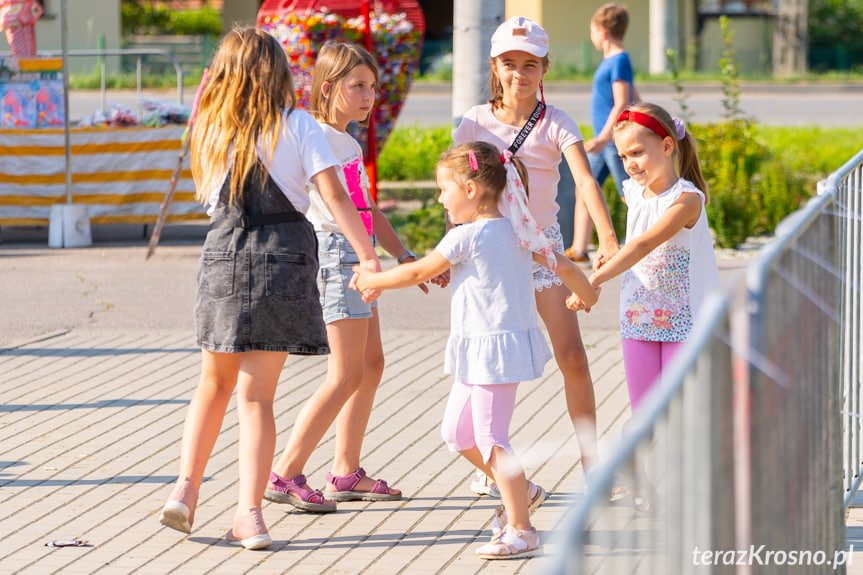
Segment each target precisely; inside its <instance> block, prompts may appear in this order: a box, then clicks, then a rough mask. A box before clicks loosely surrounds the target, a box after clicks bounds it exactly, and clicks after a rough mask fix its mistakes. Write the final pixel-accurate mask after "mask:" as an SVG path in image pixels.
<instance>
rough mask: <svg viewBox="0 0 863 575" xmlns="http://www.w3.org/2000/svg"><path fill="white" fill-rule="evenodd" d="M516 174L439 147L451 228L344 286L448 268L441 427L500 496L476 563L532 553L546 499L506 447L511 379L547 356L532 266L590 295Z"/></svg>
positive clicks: (386, 283)
mask: <svg viewBox="0 0 863 575" xmlns="http://www.w3.org/2000/svg"><path fill="white" fill-rule="evenodd" d="M519 172H520V173H521V175H522V177H519ZM523 174H525V172H524V167H523V166H522V165H521V163H520V162H519V160H518V159H516V158H511V157H510V156H509V155H503V156H502V155H501V154H500V153H499V152H498V150H497V148H495V147H494V146H493V145H491V144H488V143H485V142H470V143H467V144H463V145H461V146H458V147H455V148H453V149H451V150H449V151H447V152H446V153H444V155H443V156H442V157H441V159H440V161H439V162H438V165H437V169H436V173H435V175H436V179H437V185H438V187H439V188H440V197H439V198H438V201H439V202H440V203H441V204H443V206H444V207H445V208H446V210H447V212H448V214H449V218H450V220H451V221H452V222H453V223H454V224H456V227H454V228H453V229H452V230H450V231H449V232H448V233H447V234H446V236H445V237H444V238H443V240H441V242H440V243H439V244H438V245H437V247H436V248H435V249H434V250H433V251H432V252H431V253H430V254H428V255H427V256H425V257H424V258H422V259H421V260H418V261H416V262H413V263H408V264H405V265H402V266H399V267H397V268H393V269H390V270H388V271H385V272H382V273H373V272H369V271H368V270H366V269H360V268H358V267H357V268H354V271H355V272H356V274H355V275H354V278H353V282H352V283H353V286H352V287H354V288H355V289H359V290H360V291H365V290H383V289H391V288H401V287H408V286H413V285H417V284H419V283H422V282H425V281H428V280H430V279H431V278H433V277H436V276H438V275H439V274H441V273H443V272H444V271H446V270H448V269H450V267H452V286H451V303H452V305H451V326H450V330H451V331H450V337H449V341H448V342H447V348H446V358H445V361H444V370H445V371H446V372H447V373H452V374H453V375H454V376H455V382H454V384H453V388H452V391H451V392H450V397H449V401H448V403H447V407H446V412H445V414H444V418H443V423H442V425H441V430H442V434H443V437H444V440H445V441H446V443H447V445H448V446H449V448H450V449H451V450H452V451H458V452H459V453H461V454H462V455H463V456H464V457H465V458H466V459H467V460H468V461H470V462H471V463H472V464H473V465H475V466H476V467H478V468H479V469H481V470H483V471H484V472H486V473H487V474H488V475H489V476H490V477H492V478H493V479H494V481H495V482H496V483H497V486H498V488H499V490H500V493H501V499H502V500H503V505H502V507H501V509H499V510H498V512H497V513H496V526H497V527H498V529H496V533H495V535H494V537H493V538H492V541H491V543H489V544H487V545H484V546H482V547H481V548H480V549H478V551H477V553H478V554H479V555H480V557H482V558H484V559H510V558H515V557H520V558H523V557H531V556H533V555H536V554H537V553H538V552H539V550H540V548H541V544H540V541H539V536H538V535H537V533H536V530H535V529H534V528H533V526H532V525H531V523H530V516H529V507H533V506H535V505H538V503H540V502H541V500H542V499H544V498H545V493H544V492H543V491H542V489H541V488H540V487H538V486H536V485H534V484H533V483H531V482H528V481H527V479H526V478H525V475H524V470H523V469H522V468H521V465H520V464H519V463H518V462H517V461H515V459H514V457H513V455H512V447H511V446H510V443H509V423H510V420H511V419H512V414H513V410H514V408H515V397H516V389H517V387H518V382H519V381H521V380H531V379H536V378H537V377H539V376H541V375H542V370H543V367H544V366H545V363H546V362H547V361H548V360H549V359H551V352H550V350H549V347H548V344H547V343H546V341H545V336H544V335H543V333H542V331H541V330H540V328H539V322H538V316H537V312H536V301H535V297H534V289H533V279H532V274H531V267H532V263H533V260H534V259H535V260H536V261H538V262H540V263H542V264H545V265H547V266H548V267H550V268H552V269H555V270H556V272H557V274H558V276H559V277H560V278H561V279H563V281H564V283H565V285H566V286H567V287H568V288H569V289H571V290H573V291H574V292H575V294H576V295H577V296H578V297H579V298H581V300H582V301H583V303H584V304H585V305H586V306H591V305H593V304H594V303H595V302H596V300H597V297H598V290H594V289H593V288H592V287H591V286H590V285H589V283H588V281H587V278H586V277H585V275H584V274H583V273H582V272H581V270H580V269H578V267H576V266H575V265H574V264H573V263H572V262H570V261H569V260H568V259H567V258H565V257H563V256H562V255H561V254H558V253H555V252H553V251H552V248H551V246H550V244H549V242H548V241H547V239H546V238H545V236H544V235H543V233H542V229H541V228H540V227H539V226H538V225H537V224H536V222H535V221H534V220H533V218H532V217H531V215H530V212H529V211H528V209H527V195H526V191H525V188H524V186H523V185H522V182H523V181H526V178H525V176H524V175H523ZM459 224H461V225H459ZM504 469H505V470H506V472H505V473H504V472H503V470H504ZM513 469H515V470H516V471H515V472H513ZM504 512H505V513H504Z"/></svg>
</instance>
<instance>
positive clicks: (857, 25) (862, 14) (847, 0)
mask: <svg viewBox="0 0 863 575" xmlns="http://www.w3.org/2000/svg"><path fill="white" fill-rule="evenodd" d="M809 44H810V46H813V47H817V48H833V47H835V46H837V45H840V46H843V45H844V46H861V45H863V0H809Z"/></svg>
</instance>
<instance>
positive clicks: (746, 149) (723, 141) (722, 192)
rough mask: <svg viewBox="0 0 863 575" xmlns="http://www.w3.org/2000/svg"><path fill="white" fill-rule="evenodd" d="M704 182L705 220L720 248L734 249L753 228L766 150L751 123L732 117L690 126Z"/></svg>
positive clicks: (754, 227) (749, 234) (754, 229)
mask: <svg viewBox="0 0 863 575" xmlns="http://www.w3.org/2000/svg"><path fill="white" fill-rule="evenodd" d="M692 133H693V134H694V135H695V138H696V140H697V141H698V157H699V159H700V160H701V168H702V171H703V173H704V180H705V181H706V182H707V187H708V192H709V196H710V203H709V204H707V219H708V221H709V222H710V227H711V229H713V232H714V234H715V236H716V243H717V244H718V245H719V246H720V247H723V248H736V247H737V246H739V245H740V244H742V243H743V242H745V241H746V239H747V238H748V237H749V236H751V235H753V234H754V233H755V231H756V221H757V219H758V212H757V206H758V197H757V195H758V194H757V191H756V190H757V178H756V176H757V174H758V172H759V169H760V166H761V160H762V158H763V157H764V155H765V153H766V150H765V149H764V148H763V147H762V146H760V145H759V144H758V143H757V142H756V141H755V138H754V136H753V129H752V126H751V125H750V124H749V123H748V122H745V121H742V120H735V121H727V122H721V123H718V124H708V125H702V126H692Z"/></svg>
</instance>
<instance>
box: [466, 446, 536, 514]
mask: <svg viewBox="0 0 863 575" xmlns="http://www.w3.org/2000/svg"><path fill="white" fill-rule="evenodd" d="M459 453H460V454H461V455H462V456H463V457H464V458H465V459H467V460H468V461H470V463H471V464H472V465H474V466H475V467H476V468H477V469H480V470H481V471H482V472H483V473H485V474H486V475H488V476H489V477H491V478H492V479H493V480H494V482H495V483H496V484H497V488H498V489H499V490H500V499H501V501H502V502H503V506H504V508H505V509H506V514H507V523H509V524H510V525H512V526H513V527H515V528H516V529H520V530H522V531H529V530H530V528H531V526H530V513H529V511H528V505H529V502H528V494H527V478H526V477H525V475H524V469H522V467H521V465H520V464H519V463H518V462H517V461H516V459H515V456H514V455H511V454H509V453H507V451H506V450H505V449H503V448H502V447H498V446H497V445H495V446H494V447H492V448H491V457H490V458H489V461H488V463H486V462H485V461H483V459H482V454H481V453H480V451H479V448H477V447H472V448H471V449H466V450H464V451H459Z"/></svg>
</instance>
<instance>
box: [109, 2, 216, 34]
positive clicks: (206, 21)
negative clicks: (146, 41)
mask: <svg viewBox="0 0 863 575" xmlns="http://www.w3.org/2000/svg"><path fill="white" fill-rule="evenodd" d="M120 22H121V28H122V30H123V34H154V33H155V34H166V33H167V34H179V35H181V36H182V35H198V34H203V35H209V36H218V35H219V34H221V33H222V15H221V12H220V11H219V10H216V9H215V8H212V7H210V6H205V7H203V8H199V9H195V10H171V9H169V8H167V7H166V6H164V5H161V4H154V3H152V2H150V1H149V0H123V1H122V2H121V5H120Z"/></svg>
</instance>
